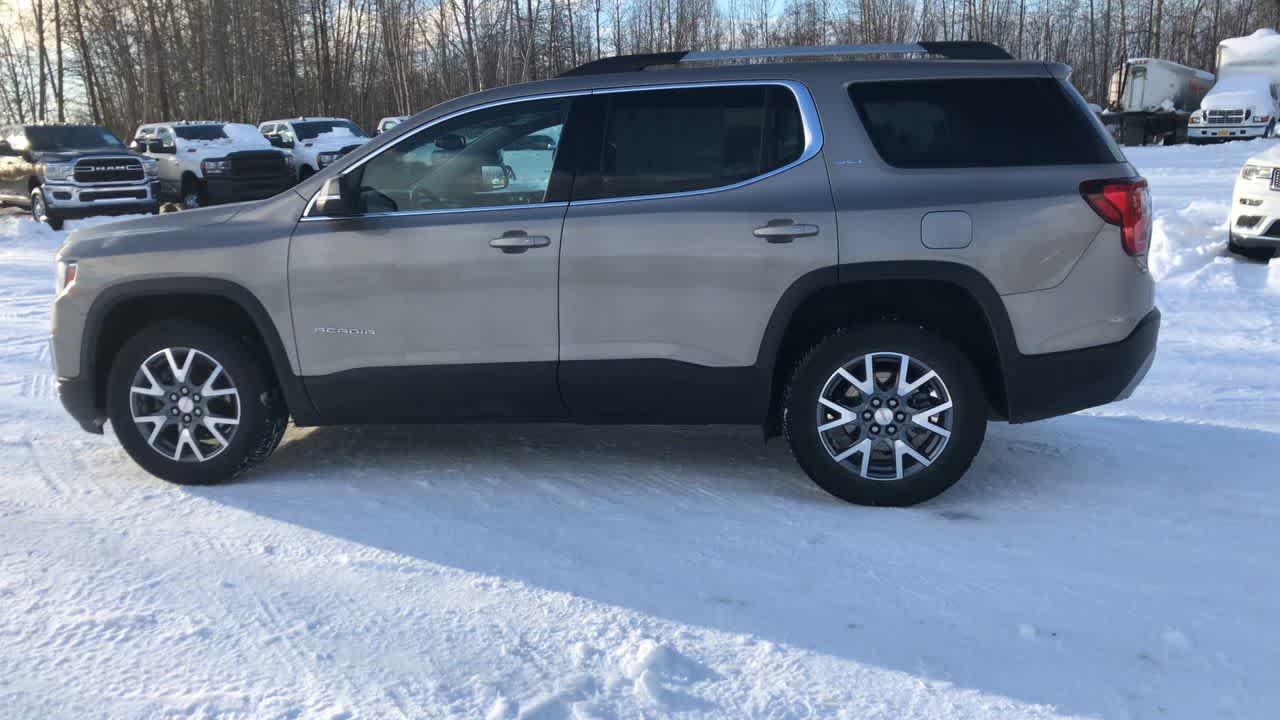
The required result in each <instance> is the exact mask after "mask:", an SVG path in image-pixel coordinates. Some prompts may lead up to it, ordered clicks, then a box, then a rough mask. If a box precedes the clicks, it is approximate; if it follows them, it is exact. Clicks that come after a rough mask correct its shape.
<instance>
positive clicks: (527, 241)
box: [489, 230, 551, 255]
mask: <svg viewBox="0 0 1280 720" xmlns="http://www.w3.org/2000/svg"><path fill="white" fill-rule="evenodd" d="M550 244H551V238H549V237H547V236H546V235H529V234H527V233H525V231H523V230H510V231H508V232H504V233H502V237H496V238H494V239H492V240H490V241H489V247H491V248H498V249H499V250H501V251H502V252H504V253H506V254H508V255H513V254H516V253H522V252H525V251H526V250H528V249H529V248H540V247H546V246H548V245H550Z"/></svg>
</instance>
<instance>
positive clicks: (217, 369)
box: [107, 323, 288, 485]
mask: <svg viewBox="0 0 1280 720" xmlns="http://www.w3.org/2000/svg"><path fill="white" fill-rule="evenodd" d="M107 415H108V417H109V418H110V420H111V425H112V428H114V430H115V434H116V436H117V437H118V438H119V439H120V444H121V445H123V446H124V449H125V451H127V452H128V453H129V455H130V456H131V457H132V458H133V459H134V460H135V461H136V462H137V463H138V464H139V465H141V466H142V467H143V468H144V469H146V470H147V471H148V472H150V473H151V474H152V475H155V476H157V477H159V478H161V479H163V480H168V481H169V482H174V483H179V484H183V485H205V484H210V483H216V482H223V481H226V480H231V479H233V478H235V477H237V476H239V475H241V474H243V473H244V472H246V471H247V470H249V469H250V468H252V467H253V466H254V465H256V464H258V463H259V462H261V461H263V460H265V459H266V458H267V457H268V456H269V455H270V454H271V453H272V451H274V450H275V448H276V446H277V445H279V444H280V438H281V437H282V436H283V435H284V429H285V425H286V423H287V421H288V413H287V412H286V411H285V408H284V403H283V401H282V399H281V395H280V392H279V389H278V388H277V387H276V383H275V381H274V378H272V376H271V374H270V373H269V372H268V370H267V367H266V363H265V361H263V360H262V359H261V353H260V352H258V351H256V349H255V348H254V347H253V346H252V345H250V344H249V343H248V342H247V341H246V340H244V339H243V338H240V337H238V336H235V335H232V334H228V333H225V332H220V331H217V330H213V329H211V328H205V327H200V326H193V325H191V324H187V323H181V324H179V323H156V324H153V325H150V326H147V327H146V328H144V329H143V330H142V331H141V332H139V333H138V334H137V335H135V336H134V337H132V338H131V339H129V340H128V341H127V342H125V344H124V346H123V347H122V348H121V349H120V352H119V353H117V355H116V357H115V362H114V363H113V364H112V367H111V371H110V374H109V375H108V378H107Z"/></svg>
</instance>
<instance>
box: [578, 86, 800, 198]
mask: <svg viewBox="0 0 1280 720" xmlns="http://www.w3.org/2000/svg"><path fill="white" fill-rule="evenodd" d="M606 98H607V102H606V105H605V108H606V109H605V119H604V136H603V147H602V148H601V149H600V151H599V153H598V156H597V157H588V158H586V159H585V160H584V162H585V164H586V167H585V168H584V176H585V177H584V178H583V182H581V183H578V184H577V185H575V192H574V198H575V199H590V198H610V197H623V196H631V195H658V194H663V193H673V192H688V191H691V190H705V189H709V188H715V187H721V186H724V185H731V184H733V183H737V182H742V181H744V180H749V179H751V178H753V177H757V176H759V175H762V174H764V173H767V172H769V171H771V170H776V169H778V168H780V167H782V166H784V165H786V164H788V163H791V162H794V161H795V160H796V159H798V158H799V157H800V154H801V153H802V152H803V150H804V126H803V123H802V122H801V120H800V109H799V107H798V106H797V104H796V99H795V96H794V95H793V94H792V93H791V91H790V90H788V89H787V88H785V87H780V86H775V85H751V86H737V87H700V88H686V89H678V90H653V91H639V92H620V93H612V94H609V95H607V96H606ZM588 154H589V155H596V154H594V153H588Z"/></svg>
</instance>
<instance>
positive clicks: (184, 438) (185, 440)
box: [173, 428, 204, 461]
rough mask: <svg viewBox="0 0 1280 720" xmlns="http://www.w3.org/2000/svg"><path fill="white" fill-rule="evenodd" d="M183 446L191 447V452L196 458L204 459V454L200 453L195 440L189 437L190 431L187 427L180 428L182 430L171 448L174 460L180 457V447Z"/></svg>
mask: <svg viewBox="0 0 1280 720" xmlns="http://www.w3.org/2000/svg"><path fill="white" fill-rule="evenodd" d="M184 446H186V447H190V448H191V452H192V454H194V455H195V456H196V460H200V461H203V460H204V454H203V453H201V452H200V448H199V447H197V446H196V441H195V439H194V438H192V437H191V431H190V430H188V429H187V428H182V431H181V432H179V433H178V445H177V446H176V447H175V448H174V449H173V459H174V460H181V459H182V448H183V447H184Z"/></svg>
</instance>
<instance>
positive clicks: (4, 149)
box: [0, 140, 17, 155]
mask: <svg viewBox="0 0 1280 720" xmlns="http://www.w3.org/2000/svg"><path fill="white" fill-rule="evenodd" d="M0 155H17V153H15V152H14V151H13V146H12V145H10V144H9V141H8V140H0Z"/></svg>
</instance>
